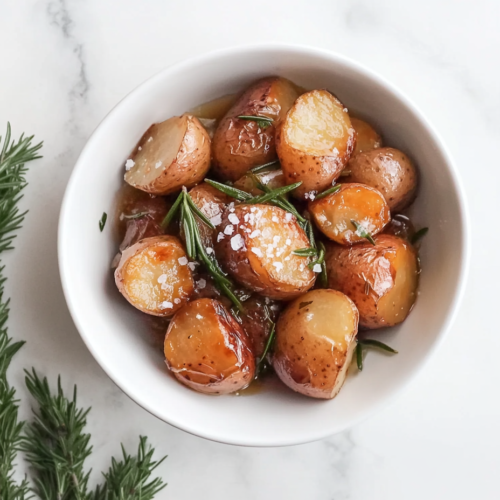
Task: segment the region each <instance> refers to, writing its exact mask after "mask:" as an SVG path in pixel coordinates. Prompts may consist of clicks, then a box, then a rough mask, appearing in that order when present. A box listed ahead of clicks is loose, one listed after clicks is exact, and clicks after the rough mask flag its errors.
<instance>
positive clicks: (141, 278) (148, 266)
mask: <svg viewBox="0 0 500 500" xmlns="http://www.w3.org/2000/svg"><path fill="white" fill-rule="evenodd" d="M187 264H188V259H187V256H186V252H185V251H184V248H183V247H182V245H181V242H180V241H179V240H178V239H177V238H175V237H174V236H167V235H164V236H155V237H153V238H145V239H143V240H141V241H139V242H138V243H136V244H135V245H132V246H131V247H129V248H127V249H126V250H125V251H124V252H123V253H122V256H121V259H120V263H119V264H118V268H117V269H116V271H115V282H116V286H117V287H118V290H119V291H120V292H121V293H122V295H123V296H124V297H125V298H126V299H127V300H128V301H129V302H130V303H131V304H132V305H133V306H134V307H136V308H137V309H139V310H140V311H142V312H145V313H146V314H152V315H153V316H172V314H174V313H175V311H177V310H178V309H180V308H181V307H182V306H183V305H184V304H185V303H186V301H187V300H189V298H190V297H191V295H192V293H193V279H192V277H191V271H190V269H189V266H188V265H187Z"/></svg>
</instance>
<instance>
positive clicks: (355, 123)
mask: <svg viewBox="0 0 500 500" xmlns="http://www.w3.org/2000/svg"><path fill="white" fill-rule="evenodd" d="M351 123H352V128H353V129H354V130H355V131H356V147H355V148H354V153H353V156H354V155H357V154H358V153H364V152H365V151H371V150H372V149H377V148H381V147H382V137H380V135H379V134H378V133H377V131H376V130H375V129H374V128H373V127H372V126H371V125H370V124H369V123H368V122H365V121H364V120H360V119H359V118H353V117H351Z"/></svg>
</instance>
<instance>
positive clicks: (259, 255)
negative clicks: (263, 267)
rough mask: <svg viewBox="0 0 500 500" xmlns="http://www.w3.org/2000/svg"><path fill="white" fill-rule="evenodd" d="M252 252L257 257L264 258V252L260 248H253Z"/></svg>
mask: <svg viewBox="0 0 500 500" xmlns="http://www.w3.org/2000/svg"><path fill="white" fill-rule="evenodd" d="M252 252H253V253H254V254H255V255H257V257H262V250H261V249H260V248H255V247H252Z"/></svg>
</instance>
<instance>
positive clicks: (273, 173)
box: [234, 169, 286, 196]
mask: <svg viewBox="0 0 500 500" xmlns="http://www.w3.org/2000/svg"><path fill="white" fill-rule="evenodd" d="M257 182H259V183H260V184H262V185H263V186H268V187H269V188H270V189H277V188H279V187H283V186H285V185H286V182H285V176H284V175H283V171H282V170H281V169H278V170H269V171H265V172H257V173H256V174H250V173H248V174H245V175H244V176H243V177H241V178H240V179H238V180H237V181H236V182H235V183H234V187H235V188H237V189H241V190H242V191H246V192H247V193H250V194H252V195H253V196H259V195H261V194H262V191H261V190H260V189H259V188H258V187H257Z"/></svg>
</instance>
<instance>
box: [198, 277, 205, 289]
mask: <svg viewBox="0 0 500 500" xmlns="http://www.w3.org/2000/svg"><path fill="white" fill-rule="evenodd" d="M196 285H197V286H198V288H200V289H203V288H205V287H206V286H207V280H204V279H203V278H200V279H199V280H198V281H197V282H196Z"/></svg>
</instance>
